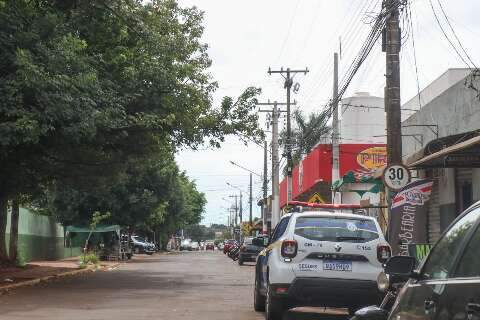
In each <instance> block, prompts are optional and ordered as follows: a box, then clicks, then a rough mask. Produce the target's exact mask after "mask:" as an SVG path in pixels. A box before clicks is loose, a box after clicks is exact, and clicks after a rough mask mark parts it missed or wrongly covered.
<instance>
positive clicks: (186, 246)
mask: <svg viewBox="0 0 480 320" xmlns="http://www.w3.org/2000/svg"><path fill="white" fill-rule="evenodd" d="M183 250H188V251H192V240H191V239H185V240H183V241H182V242H181V243H180V251H183Z"/></svg>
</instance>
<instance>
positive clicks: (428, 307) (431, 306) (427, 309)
mask: <svg viewBox="0 0 480 320" xmlns="http://www.w3.org/2000/svg"><path fill="white" fill-rule="evenodd" d="M424 308H425V313H430V312H431V311H433V310H435V302H434V301H432V300H425V303H424Z"/></svg>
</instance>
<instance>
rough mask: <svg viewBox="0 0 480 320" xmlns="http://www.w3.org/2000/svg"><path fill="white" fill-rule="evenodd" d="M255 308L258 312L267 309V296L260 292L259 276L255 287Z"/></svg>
mask: <svg viewBox="0 0 480 320" xmlns="http://www.w3.org/2000/svg"><path fill="white" fill-rule="evenodd" d="M253 309H254V310H255V311H258V312H261V311H265V296H262V294H261V293H260V284H259V283H258V281H257V277H255V287H254V288H253Z"/></svg>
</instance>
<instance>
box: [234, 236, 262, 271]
mask: <svg viewBox="0 0 480 320" xmlns="http://www.w3.org/2000/svg"><path fill="white" fill-rule="evenodd" d="M255 239H256V240H255ZM254 240H255V241H254ZM259 241H261V242H262V243H263V244H266V243H267V242H268V237H266V236H260V237H256V238H254V237H247V238H245V240H244V241H243V244H242V246H241V247H240V253H239V256H238V264H239V265H242V264H243V263H244V262H245V261H250V262H255V261H256V259H257V256H258V254H259V253H260V251H262V250H263V249H264V247H265V246H264V245H261V246H260V245H258V244H259ZM253 242H255V244H254V243H253Z"/></svg>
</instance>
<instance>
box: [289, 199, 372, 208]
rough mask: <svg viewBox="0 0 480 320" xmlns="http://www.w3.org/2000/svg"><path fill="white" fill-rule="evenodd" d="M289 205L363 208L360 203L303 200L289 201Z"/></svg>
mask: <svg viewBox="0 0 480 320" xmlns="http://www.w3.org/2000/svg"><path fill="white" fill-rule="evenodd" d="M288 205H289V206H300V207H308V208H323V209H361V208H363V207H362V206H360V205H359V204H345V203H338V204H337V203H312V202H303V201H289V202H288Z"/></svg>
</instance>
